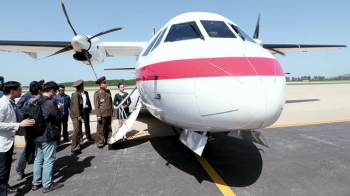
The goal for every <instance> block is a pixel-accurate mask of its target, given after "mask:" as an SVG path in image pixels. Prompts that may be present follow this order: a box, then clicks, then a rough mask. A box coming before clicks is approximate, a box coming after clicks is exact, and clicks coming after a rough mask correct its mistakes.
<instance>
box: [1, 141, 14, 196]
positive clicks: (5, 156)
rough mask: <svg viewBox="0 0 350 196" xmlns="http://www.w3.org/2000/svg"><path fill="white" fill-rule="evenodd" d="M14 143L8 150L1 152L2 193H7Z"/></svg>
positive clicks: (2, 194) (3, 194)
mask: <svg viewBox="0 0 350 196" xmlns="http://www.w3.org/2000/svg"><path fill="white" fill-rule="evenodd" d="M12 154H13V145H12V147H11V148H10V149H9V150H8V151H7V152H0V195H1V196H6V195H7V188H9V184H8V182H9V178H10V170H11V163H12Z"/></svg>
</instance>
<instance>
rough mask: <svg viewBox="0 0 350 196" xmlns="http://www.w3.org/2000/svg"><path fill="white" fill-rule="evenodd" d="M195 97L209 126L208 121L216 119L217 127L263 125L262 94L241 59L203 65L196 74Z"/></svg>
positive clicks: (263, 104)
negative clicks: (217, 117) (218, 117)
mask: <svg viewBox="0 0 350 196" xmlns="http://www.w3.org/2000/svg"><path fill="white" fill-rule="evenodd" d="M195 93H196V101H197V106H198V110H199V112H200V114H201V115H202V116H206V117H207V118H208V121H209V122H210V120H209V118H215V116H220V124H217V125H216V126H217V127H221V126H222V127H230V128H240V127H241V128H243V127H248V128H250V127H251V128H257V127H259V126H260V125H261V124H262V123H263V119H264V117H265V111H266V94H265V91H264V88H263V85H262V83H261V80H260V78H259V76H257V74H256V72H255V71H254V69H253V68H252V66H251V65H250V64H249V63H248V61H247V60H246V59H245V58H236V59H233V58H231V59H211V62H206V63H205V64H204V65H203V66H202V68H201V70H199V72H198V76H197V78H196V83H195ZM212 122H213V121H212ZM247 122H248V123H247Z"/></svg>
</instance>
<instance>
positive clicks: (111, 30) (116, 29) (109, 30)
mask: <svg viewBox="0 0 350 196" xmlns="http://www.w3.org/2000/svg"><path fill="white" fill-rule="evenodd" d="M122 29H124V27H115V28H112V29H108V30H106V31H102V32H100V33H97V34H96V35H94V36H92V37H90V38H89V40H88V41H90V40H91V39H93V38H95V37H98V36H100V35H104V34H107V33H110V32H113V31H118V30H122Z"/></svg>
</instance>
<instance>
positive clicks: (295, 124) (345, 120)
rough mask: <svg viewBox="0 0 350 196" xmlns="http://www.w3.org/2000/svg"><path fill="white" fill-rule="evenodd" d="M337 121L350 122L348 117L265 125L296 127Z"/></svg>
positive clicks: (270, 127) (271, 127)
mask: <svg viewBox="0 0 350 196" xmlns="http://www.w3.org/2000/svg"><path fill="white" fill-rule="evenodd" d="M339 122H350V118H347V119H339V120H325V121H315V122H302V123H293V124H280V125H278V124H277V125H272V126H269V127H266V129H273V128H282V127H297V126H306V125H320V124H329V123H339Z"/></svg>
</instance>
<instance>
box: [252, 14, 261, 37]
mask: <svg viewBox="0 0 350 196" xmlns="http://www.w3.org/2000/svg"><path fill="white" fill-rule="evenodd" d="M260 16H261V14H259V17H258V22H257V23H256V27H255V32H254V36H253V38H254V39H259V28H260Z"/></svg>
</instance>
